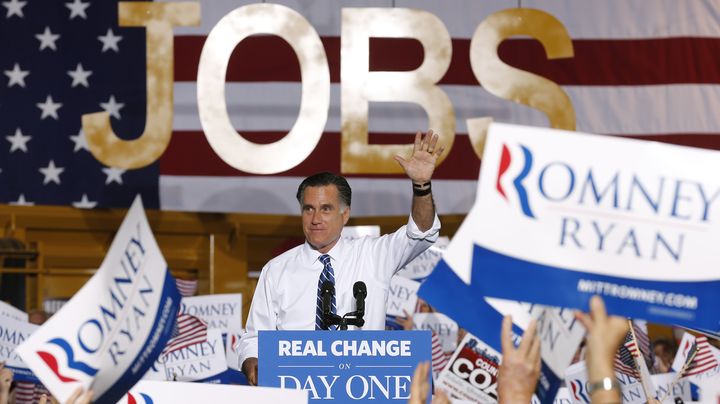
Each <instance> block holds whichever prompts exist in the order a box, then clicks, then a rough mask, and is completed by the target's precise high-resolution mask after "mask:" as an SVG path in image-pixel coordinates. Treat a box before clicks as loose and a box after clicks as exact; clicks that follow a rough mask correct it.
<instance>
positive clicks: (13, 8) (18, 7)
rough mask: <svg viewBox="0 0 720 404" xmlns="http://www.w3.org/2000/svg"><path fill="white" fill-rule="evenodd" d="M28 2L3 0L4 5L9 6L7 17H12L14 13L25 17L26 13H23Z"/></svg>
mask: <svg viewBox="0 0 720 404" xmlns="http://www.w3.org/2000/svg"><path fill="white" fill-rule="evenodd" d="M26 4H27V1H19V0H10V1H3V3H2V5H3V6H4V7H5V8H7V15H5V18H10V17H12V16H13V15H16V16H18V17H20V18H25V15H24V14H23V11H22V9H23V7H25V5H26Z"/></svg>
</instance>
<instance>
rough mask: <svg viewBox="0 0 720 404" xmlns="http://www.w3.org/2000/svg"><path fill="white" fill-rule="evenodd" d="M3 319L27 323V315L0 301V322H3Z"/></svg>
mask: <svg viewBox="0 0 720 404" xmlns="http://www.w3.org/2000/svg"><path fill="white" fill-rule="evenodd" d="M4 318H11V319H13V320H17V321H25V322H27V321H28V315H27V313H25V312H24V311H22V310H20V309H18V308H16V307H14V306H12V305H9V304H7V303H5V302H3V301H2V300H0V320H4Z"/></svg>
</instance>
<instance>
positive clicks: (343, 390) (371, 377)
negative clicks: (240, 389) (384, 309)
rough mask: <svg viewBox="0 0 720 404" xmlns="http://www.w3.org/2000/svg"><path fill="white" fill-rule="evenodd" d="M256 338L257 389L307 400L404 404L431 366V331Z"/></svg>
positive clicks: (277, 334)
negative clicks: (420, 373) (424, 367)
mask: <svg viewBox="0 0 720 404" xmlns="http://www.w3.org/2000/svg"><path fill="white" fill-rule="evenodd" d="M258 338H259V354H258V356H259V358H258V359H259V366H258V371H259V375H258V376H259V380H258V384H259V385H260V386H266V387H281V388H290V389H302V390H306V391H307V392H308V397H309V398H310V400H333V401H334V402H339V403H350V402H356V401H357V400H362V401H365V400H374V402H402V403H405V402H407V400H408V398H409V397H410V383H411V381H412V376H413V372H414V371H415V367H416V366H417V364H418V363H420V362H422V361H430V360H431V334H430V331H352V332H342V331H260V333H259V337H258ZM428 377H430V376H429V375H428Z"/></svg>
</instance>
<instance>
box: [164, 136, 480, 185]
mask: <svg viewBox="0 0 720 404" xmlns="http://www.w3.org/2000/svg"><path fill="white" fill-rule="evenodd" d="M284 135H285V133H278V132H243V136H244V137H245V138H246V139H248V140H249V141H251V142H255V143H268V142H273V141H276V140H278V139H280V138H281V137H282V136H284ZM414 138H415V135H414V134H404V135H398V134H380V133H373V134H371V135H370V143H371V144H406V145H407V151H408V153H409V152H410V150H411V145H412V143H413V139H414ZM479 170H480V159H478V158H477V157H476V156H475V152H474V151H473V149H472V145H471V144H470V139H469V138H468V137H467V136H457V137H456V139H455V144H454V146H453V148H452V151H451V152H450V155H448V157H447V158H446V159H445V161H444V162H443V163H442V164H440V166H438V168H437V170H436V171H435V174H434V175H433V179H458V180H459V179H466V180H474V179H477V178H478V173H479ZM320 171H332V172H336V173H339V172H340V134H339V133H337V132H335V133H325V134H323V136H322V138H321V139H320V142H319V143H318V145H317V147H316V148H315V150H313V152H312V153H310V156H308V158H307V159H305V161H303V162H302V163H300V164H299V165H298V166H296V167H294V168H292V169H290V170H288V171H285V172H283V173H280V174H274V176H298V177H306V176H308V175H312V174H314V173H317V172H320ZM160 173H161V174H162V175H205V176H250V175H252V174H247V173H244V172H242V171H238V170H236V169H234V168H233V167H231V166H229V165H228V164H226V163H225V162H224V161H222V160H221V159H220V157H219V156H218V155H217V154H215V151H213V150H212V148H211V147H210V144H209V143H208V142H207V139H206V138H205V135H204V134H203V133H202V132H198V131H194V132H175V134H174V135H173V137H172V139H171V141H170V145H169V146H168V149H167V150H166V151H165V153H164V154H163V156H162V157H161V159H160ZM347 177H377V178H405V176H404V175H402V174H398V175H387V174H385V175H372V176H370V175H366V174H363V175H347Z"/></svg>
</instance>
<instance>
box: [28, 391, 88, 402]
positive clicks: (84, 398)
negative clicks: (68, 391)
mask: <svg viewBox="0 0 720 404" xmlns="http://www.w3.org/2000/svg"><path fill="white" fill-rule="evenodd" d="M93 394H94V393H93V391H92V390H88V391H84V390H83V388H82V387H78V388H77V389H75V391H74V392H73V393H72V395H71V396H70V397H69V398H68V400H67V401H66V402H65V403H64V404H90V403H91V402H92V399H93ZM50 401H51V402H53V403H55V402H57V401H56V400H55V399H54V398H53V397H51V398H50ZM47 402H48V396H47V395H45V394H43V395H42V396H40V400H39V401H38V403H39V404H47Z"/></svg>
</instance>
